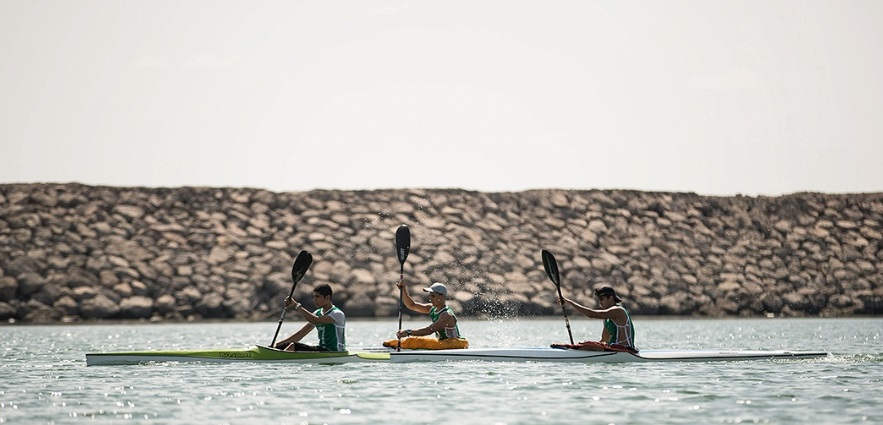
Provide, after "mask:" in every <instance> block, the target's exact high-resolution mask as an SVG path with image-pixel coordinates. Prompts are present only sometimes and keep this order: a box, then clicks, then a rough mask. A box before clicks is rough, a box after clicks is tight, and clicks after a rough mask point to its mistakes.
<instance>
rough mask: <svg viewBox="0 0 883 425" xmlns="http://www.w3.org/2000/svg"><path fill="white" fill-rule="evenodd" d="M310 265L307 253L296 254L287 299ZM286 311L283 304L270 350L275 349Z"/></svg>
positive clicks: (309, 255) (310, 260) (311, 262)
mask: <svg viewBox="0 0 883 425" xmlns="http://www.w3.org/2000/svg"><path fill="white" fill-rule="evenodd" d="M310 264H313V256H312V255H311V254H310V253H309V252H306V251H301V252H300V254H297V258H295V259H294V265H293V266H291V281H292V282H293V283H292V285H291V292H289V293H288V298H291V297H292V296H293V295H294V288H296V287H297V282H299V281H300V280H301V278H303V277H304V275H305V274H306V273H307V269H309V268H310ZM287 309H288V306H287V305H285V304H284V303H283V304H282V316H280V317H279V326H277V327H276V334H275V335H273V342H271V343H270V348H276V337H278V336H279V330H280V329H282V321H283V320H285V310H287Z"/></svg>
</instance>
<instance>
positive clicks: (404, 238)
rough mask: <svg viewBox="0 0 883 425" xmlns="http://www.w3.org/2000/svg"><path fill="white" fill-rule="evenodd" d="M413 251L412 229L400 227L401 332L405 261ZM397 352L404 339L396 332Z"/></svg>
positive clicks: (400, 325)
mask: <svg viewBox="0 0 883 425" xmlns="http://www.w3.org/2000/svg"><path fill="white" fill-rule="evenodd" d="M410 251H411V229H409V228H408V226H406V225H404V224H403V225H401V226H399V228H398V229H396V257H398V259H399V264H400V265H401V269H399V331H401V330H402V309H403V308H404V299H403V297H404V292H405V261H406V260H407V259H408V252H410ZM396 339H397V340H398V343H397V344H396V351H401V350H402V338H401V337H399V336H398V332H396Z"/></svg>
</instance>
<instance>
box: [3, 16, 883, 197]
mask: <svg viewBox="0 0 883 425" xmlns="http://www.w3.org/2000/svg"><path fill="white" fill-rule="evenodd" d="M881 46H883V1H879V0H868V1H851V0H826V1H814V0H795V1H778V0H732V1H724V0H695V1H666V0H661V1H641V2H635V1H591V0H580V1H568V0H555V1H513V0H500V1H488V0H469V1H456V0H444V1H431V0H429V1H419V0H414V1H404V0H401V1H395V0H394V1H387V0H380V1H375V0H359V1H347V2H340V1H329V0H317V1H296V0H280V1H231V0H198V1H195V0H184V1H181V0H125V1H119V0H51V1H46V0H0V143H2V145H0V183H32V182H80V183H85V184H101V185H114V186H151V187H156V186H173V187H174V186H190V185H199V186H234V187H242V186H246V187H260V188H267V189H270V190H274V191H301V190H310V189H316V188H324V189H380V188H406V187H408V188H413V187H420V188H463V189H472V190H481V191H520V190H525V189H537V188H565V189H637V190H651V191H677V192H697V193H700V194H715V195H732V194H736V193H741V194H746V195H779V194H785V193H793V192H798V191H819V192H832V193H842V192H879V191H883V165H881V163H883V54H881V52H883V50H881V49H883V47H881Z"/></svg>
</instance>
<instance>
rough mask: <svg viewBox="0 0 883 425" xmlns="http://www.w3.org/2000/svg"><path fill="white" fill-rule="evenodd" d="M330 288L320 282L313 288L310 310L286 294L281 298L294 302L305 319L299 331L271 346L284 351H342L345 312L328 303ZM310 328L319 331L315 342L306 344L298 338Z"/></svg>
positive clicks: (304, 334)
mask: <svg viewBox="0 0 883 425" xmlns="http://www.w3.org/2000/svg"><path fill="white" fill-rule="evenodd" d="M332 294H333V291H332V290H331V286H329V285H327V284H324V283H323V284H321V285H319V286H317V287H315V288H314V289H313V304H315V305H316V307H317V309H316V311H314V312H312V313H310V311H309V310H307V309H306V308H304V307H303V306H302V305H301V304H300V303H298V302H296V301H294V300H293V299H291V298H290V297H287V298H285V305H286V306H288V307H291V306H292V305H294V309H295V311H297V312H298V313H300V315H301V316H303V318H304V319H306V321H307V322H308V323H307V324H305V325H304V327H302V328H301V329H300V330H299V331H297V332H295V333H293V334H292V335H291V336H289V337H288V338H285V339H283V340H282V341H280V342H279V343H277V344H276V347H275V348H278V349H280V350H286V351H346V338H345V330H346V315H344V314H343V311H341V310H340V309H339V308H337V307H335V306H334V305H333V304H332V303H331V295H332ZM313 329H318V331H319V345H318V346H314V345H307V344H303V343H301V342H300V340H301V339H303V337H305V336H307V334H309V333H310V332H311V331H312V330H313Z"/></svg>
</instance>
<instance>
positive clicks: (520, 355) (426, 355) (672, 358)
mask: <svg viewBox="0 0 883 425" xmlns="http://www.w3.org/2000/svg"><path fill="white" fill-rule="evenodd" d="M829 355H830V354H829V353H827V352H825V351H785V350H779V351H742V350H738V351H727V350H643V351H641V352H639V353H631V352H627V351H586V350H570V349H559V348H474V349H465V350H438V351H423V350H420V351H412V352H406V351H401V352H397V353H390V360H391V361H392V362H419V361H451V360H482V361H504V362H506V361H508V362H580V363H646V362H714V361H737V360H775V359H780V360H796V359H814V358H823V357H827V356H829Z"/></svg>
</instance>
